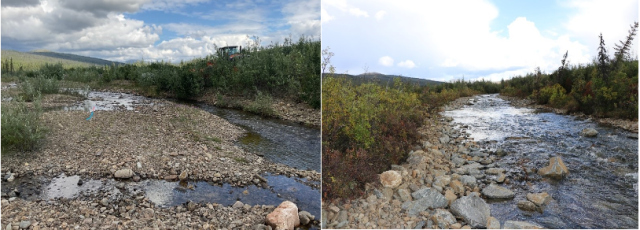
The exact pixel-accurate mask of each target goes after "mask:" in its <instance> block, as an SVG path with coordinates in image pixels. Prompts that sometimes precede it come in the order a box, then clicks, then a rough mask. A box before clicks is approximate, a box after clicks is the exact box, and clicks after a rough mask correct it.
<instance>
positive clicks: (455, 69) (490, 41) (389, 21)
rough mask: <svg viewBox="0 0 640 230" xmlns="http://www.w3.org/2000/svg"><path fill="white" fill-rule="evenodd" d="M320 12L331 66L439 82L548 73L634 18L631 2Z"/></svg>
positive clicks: (419, 5)
mask: <svg viewBox="0 0 640 230" xmlns="http://www.w3.org/2000/svg"><path fill="white" fill-rule="evenodd" d="M613 3H615V4H613ZM321 11H322V12H321V15H322V16H321V18H322V46H323V48H327V47H329V48H330V51H331V52H333V53H334V54H335V56H334V57H333V58H332V60H331V64H332V65H333V66H334V67H336V70H337V72H339V73H344V72H348V73H350V74H360V73H363V72H364V71H365V70H367V71H368V72H380V73H385V74H397V75H403V76H411V77H418V78H426V79H433V80H440V81H451V80H454V79H461V78H463V77H464V78H465V79H466V80H469V79H487V80H492V81H499V80H500V79H503V78H504V79H508V78H510V77H512V76H514V75H523V74H526V73H527V72H531V71H533V70H534V69H535V68H536V67H540V68H541V69H542V70H543V71H545V72H551V71H553V70H555V69H557V68H558V66H559V65H560V60H561V59H562V55H563V54H564V53H565V52H566V51H569V57H568V60H569V62H570V64H580V63H588V62H591V60H592V59H593V57H595V55H596V53H597V47H598V44H599V40H598V35H599V34H600V33H602V34H603V36H604V39H605V43H606V44H607V46H608V48H609V49H608V50H610V51H609V52H610V53H611V52H613V46H614V44H615V43H618V41H619V40H623V39H624V38H625V37H626V36H627V34H628V32H627V31H628V30H629V26H630V25H631V24H632V23H633V22H634V21H638V1H637V0H631V1H614V2H610V1H600V0H597V1H594V0H582V1H531V0H526V1H507V0H500V1H484V0H477V1H470V0H469V1H419V0H399V1H350V0H349V1H348V0H323V1H322V9H321ZM637 43H638V42H637V38H636V42H634V48H633V50H634V53H635V54H637V53H638V52H637V49H638V45H637Z"/></svg>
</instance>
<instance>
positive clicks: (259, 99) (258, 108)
mask: <svg viewBox="0 0 640 230" xmlns="http://www.w3.org/2000/svg"><path fill="white" fill-rule="evenodd" d="M272 104H273V99H272V98H271V96H269V95H267V94H263V93H262V92H260V91H258V93H257V94H256V96H255V100H254V101H253V102H252V103H251V104H249V105H248V106H246V107H245V108H244V110H245V111H248V112H252V113H256V114H261V115H265V116H275V114H276V112H275V110H273V107H272Z"/></svg>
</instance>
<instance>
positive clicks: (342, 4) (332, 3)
mask: <svg viewBox="0 0 640 230" xmlns="http://www.w3.org/2000/svg"><path fill="white" fill-rule="evenodd" d="M322 4H323V6H326V7H322V8H323V9H325V10H326V9H330V8H334V9H338V10H340V11H342V12H348V13H349V14H351V15H353V16H356V17H361V16H362V17H365V18H367V17H369V13H367V11H365V10H362V9H360V8H358V7H354V6H351V5H349V4H347V1H346V0H323V1H322ZM329 20H331V19H329Z"/></svg>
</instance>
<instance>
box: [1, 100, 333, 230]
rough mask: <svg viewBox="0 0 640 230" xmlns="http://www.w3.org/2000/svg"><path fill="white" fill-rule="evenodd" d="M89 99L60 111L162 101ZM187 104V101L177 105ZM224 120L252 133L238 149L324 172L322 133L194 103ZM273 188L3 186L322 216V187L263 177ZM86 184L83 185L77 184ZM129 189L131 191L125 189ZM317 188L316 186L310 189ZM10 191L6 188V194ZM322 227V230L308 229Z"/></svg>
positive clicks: (107, 183) (34, 182)
mask: <svg viewBox="0 0 640 230" xmlns="http://www.w3.org/2000/svg"><path fill="white" fill-rule="evenodd" d="M87 95H88V100H85V101H84V102H79V103H76V104H74V105H72V106H66V107H61V108H58V109H63V110H66V111H70V110H86V109H88V108H89V107H92V106H95V108H96V110H133V109H134V107H135V106H154V105H156V104H158V102H159V100H155V99H148V98H145V97H142V96H135V95H132V94H126V93H112V92H96V91H91V92H89V93H88V94H87ZM177 103H182V102H177ZM189 104H192V105H195V106H197V107H199V108H201V109H203V110H206V111H208V112H211V113H213V114H214V115H217V116H220V117H222V118H224V119H226V120H228V121H229V122H230V123H232V124H235V125H238V126H241V127H243V128H245V129H246V130H247V132H248V133H247V134H246V135H245V136H244V137H242V138H240V140H239V141H238V142H237V143H236V145H238V146H240V147H241V148H244V149H245V150H246V151H249V152H254V153H256V154H259V155H261V156H263V157H265V158H266V159H269V160H271V161H273V162H278V163H283V164H286V165H288V166H290V167H295V168H298V169H306V170H316V171H318V172H319V170H320V131H319V130H318V129H314V128H310V127H306V126H303V125H299V124H297V123H294V122H287V121H280V120H276V119H268V118H262V117H260V116H257V115H253V114H249V113H245V112H242V111H237V110H233V109H223V108H217V107H213V106H209V105H205V104H200V103H196V104H193V103H189ZM262 176H263V177H264V178H266V179H267V181H268V183H267V184H268V186H256V185H250V186H246V187H233V186H230V185H229V184H223V185H219V184H215V183H210V182H206V181H193V182H192V181H190V182H188V183H184V182H183V183H180V182H168V181H164V180H152V179H149V180H142V181H140V182H132V181H125V182H122V181H116V180H113V179H99V180H93V179H84V178H82V179H81V178H80V177H79V176H67V175H64V174H62V175H59V176H57V177H55V178H50V179H47V178H28V177H24V178H23V177H20V178H17V179H16V180H15V181H13V182H6V181H3V183H2V193H3V195H6V194H9V193H10V192H11V191H12V190H10V189H13V188H17V190H18V191H19V197H21V198H24V199H27V200H34V199H44V200H47V199H54V198H67V199H71V198H74V197H77V196H78V195H81V194H92V193H98V192H101V193H102V192H106V193H109V194H112V196H117V195H118V194H121V192H120V191H124V190H122V189H123V188H124V189H126V190H131V191H129V192H134V193H139V192H140V191H143V192H144V193H145V196H146V197H147V198H149V200H151V201H152V202H153V203H155V204H156V205H157V206H159V207H169V206H176V205H182V204H184V203H186V202H188V201H192V202H209V203H218V204H222V205H225V206H229V205H232V204H234V203H235V202H236V201H238V200H239V201H241V202H243V203H244V204H249V205H252V206H253V205H274V206H278V205H279V204H280V203H282V202H283V201H285V200H289V201H292V202H294V203H295V204H296V205H297V206H298V209H299V210H304V211H308V212H309V213H311V214H312V215H315V216H316V217H317V218H319V217H320V191H319V189H316V188H314V187H319V186H318V185H319V182H315V181H307V180H306V179H304V178H289V177H287V176H283V175H271V174H269V173H265V174H263V175H262ZM79 180H83V183H82V185H78V181H79ZM124 184H126V186H124ZM309 184H313V185H316V186H309ZM5 188H6V189H5ZM307 227H310V228H317V226H307Z"/></svg>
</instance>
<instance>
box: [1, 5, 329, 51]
mask: <svg viewBox="0 0 640 230" xmlns="http://www.w3.org/2000/svg"><path fill="white" fill-rule="evenodd" d="M207 1H209V0H187V1H180V2H178V1H170V0H152V1H150V2H149V0H134V1H124V0H97V1H91V2H85V1H81V0H64V1H63V0H43V1H38V0H28V1H24V2H21V1H10V2H8V3H7V4H4V3H5V2H4V1H3V4H2V8H1V10H2V12H1V17H2V20H1V30H2V39H3V42H2V43H3V44H2V45H3V48H7V47H10V48H12V49H17V50H22V51H27V50H33V49H48V50H52V51H56V52H65V53H74V54H78V55H85V56H91V57H99V58H105V59H109V60H114V61H129V60H140V59H144V60H145V61H160V60H165V61H172V62H179V61H180V60H190V59H192V58H194V57H203V56H206V55H209V54H212V53H214V52H215V51H216V46H226V45H242V46H246V45H248V44H249V43H254V42H255V41H260V42H261V45H268V44H269V43H271V42H281V41H283V40H284V39H285V38H289V37H290V38H291V39H292V40H293V41H296V39H297V38H298V37H299V36H300V35H303V34H304V35H306V36H310V37H319V36H320V27H321V22H320V12H319V10H320V2H318V1H316V0H295V1H288V2H286V3H284V4H282V3H267V4H263V5H260V4H258V3H257V2H254V1H253V0H248V1H238V2H232V3H215V4H217V5H216V6H219V7H211V8H213V9H215V10H214V11H210V13H212V14H210V15H207V14H206V13H202V12H192V15H191V16H193V17H199V18H202V19H210V20H219V21H223V22H224V23H212V24H216V25H215V26H209V25H201V24H189V23H168V24H163V25H155V24H148V23H145V22H144V21H141V20H135V19H131V18H127V16H125V15H126V14H123V13H125V12H129V13H131V12H139V11H140V10H154V11H171V12H172V13H178V14H181V15H182V14H183V12H179V11H180V9H181V8H184V7H186V6H189V5H197V4H200V3H203V2H207ZM225 10H226V11H227V12H223V11H225ZM239 10H242V11H241V12H242V13H238V12H239ZM273 11H275V12H277V11H281V12H282V15H283V17H272V16H268V14H267V13H269V12H273ZM228 21H232V22H231V23H228ZM273 27H275V28H276V29H274V28H273ZM24 28H29V29H24ZM280 28H286V29H280ZM163 30H164V31H172V32H175V33H176V34H177V35H178V37H175V38H169V39H165V40H164V41H161V42H160V43H159V44H157V45H155V44H156V43H157V42H158V41H159V40H160V35H161V34H162V32H163ZM250 36H257V37H259V38H260V40H254V38H253V37H250Z"/></svg>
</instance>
